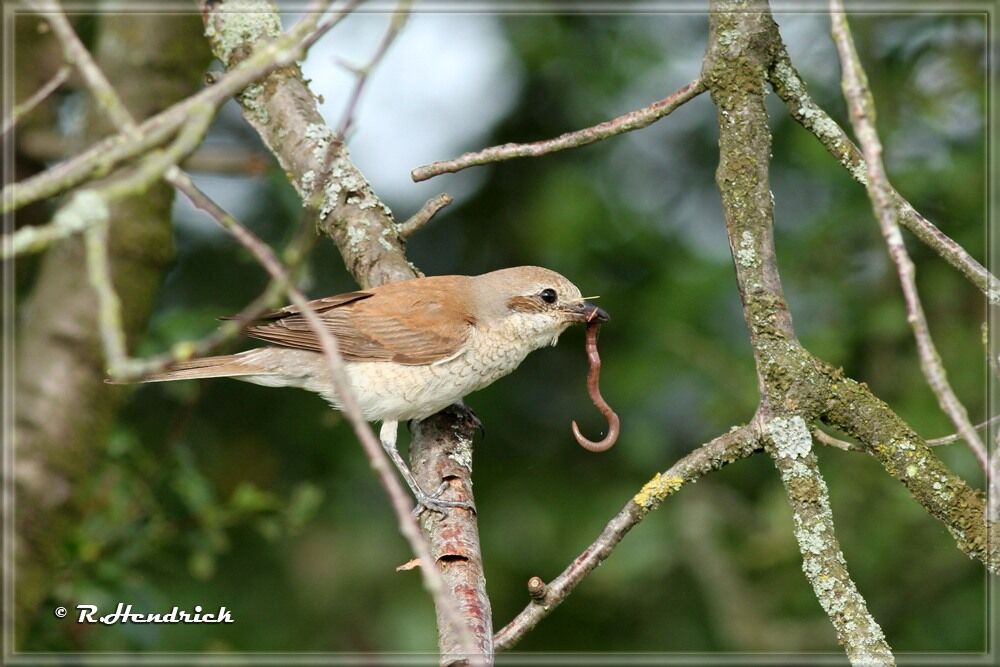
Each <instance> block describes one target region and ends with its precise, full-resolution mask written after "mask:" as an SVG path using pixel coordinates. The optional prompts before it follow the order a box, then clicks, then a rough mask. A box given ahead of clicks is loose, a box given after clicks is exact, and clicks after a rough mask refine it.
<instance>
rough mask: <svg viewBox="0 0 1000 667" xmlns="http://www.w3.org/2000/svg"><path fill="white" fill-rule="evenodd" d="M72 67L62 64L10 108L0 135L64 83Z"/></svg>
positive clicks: (5, 132)
mask: <svg viewBox="0 0 1000 667" xmlns="http://www.w3.org/2000/svg"><path fill="white" fill-rule="evenodd" d="M72 71H73V69H72V68H71V67H70V66H69V65H63V66H62V67H60V68H59V70H58V71H56V73H55V75H53V77H52V78H51V79H49V80H48V81H47V82H46V83H45V84H44V85H43V86H42V87H41V88H39V89H38V90H37V91H35V93H34V94H33V95H32V96H31V97H29V98H28V99H26V100H25V101H23V102H21V103H20V104H17V105H14V108H13V109H11V112H10V116H9V117H7V118H5V119H4V121H3V129H0V136H3V135H5V134H7V133H8V132H9V131H10V129H11V128H12V127H14V125H16V124H17V121H18V120H19V119H20V118H21V116H23V115H25V114H27V113H30V112H31V110H32V109H34V108H35V107H37V106H38V105H39V104H41V103H42V102H44V101H45V100H46V99H47V98H48V97H49V95H51V94H52V93H54V92H56V91H57V90H58V89H59V87H60V86H62V85H63V84H64V83H66V80H67V79H68V78H69V75H70V73H71V72H72Z"/></svg>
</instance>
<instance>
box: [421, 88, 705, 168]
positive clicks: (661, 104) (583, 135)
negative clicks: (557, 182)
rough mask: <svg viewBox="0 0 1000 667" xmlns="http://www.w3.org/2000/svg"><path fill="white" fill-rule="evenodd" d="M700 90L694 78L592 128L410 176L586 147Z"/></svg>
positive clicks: (651, 119) (642, 123)
mask: <svg viewBox="0 0 1000 667" xmlns="http://www.w3.org/2000/svg"><path fill="white" fill-rule="evenodd" d="M704 90H705V85H704V84H703V83H702V81H701V78H697V79H695V80H694V81H692V82H691V83H689V84H687V85H686V86H683V87H681V88H680V89H679V90H677V91H676V92H674V93H673V94H671V95H668V96H667V97H665V98H663V99H662V100H659V101H658V102H653V103H652V104H650V105H648V106H645V107H643V108H641V109H636V110H635V111H630V112H628V113H626V114H623V115H621V116H618V117H617V118H612V119H611V120H607V121H604V122H603V123H599V124H598V125H594V126H593V127H588V128H585V129H582V130H577V131H576V132H568V133H566V134H562V135H560V136H558V137H555V138H554V139H547V140H545V141H536V142H533V143H529V144H502V145H500V146H491V147H490V148H484V149H482V150H480V151H475V152H472V153H465V154H464V155H460V156H458V157H457V158H455V159H453V160H443V161H441V162H434V163H432V164H428V165H423V166H420V167H417V168H416V169H414V170H413V171H411V172H410V177H411V178H412V179H413V180H414V181H415V182H420V181H426V180H427V179H429V178H433V177H434V176H439V175H441V174H454V173H455V172H458V171H461V170H463V169H467V168H468V167H475V166H478V165H483V164H489V163H491V162H500V161H502V160H511V159H514V158H519V157H538V156H539V155H546V154H548V153H554V152H556V151H561V150H565V149H567V148H577V147H579V146H586V145H587V144H592V143H594V142H595V141H600V140H601V139H607V138H608V137H613V136H615V135H618V134H623V133H625V132H631V131H632V130H639V129H642V128H644V127H647V126H649V125H652V124H653V123H655V122H656V121H658V120H660V119H661V118H663V117H664V116H667V115H668V114H670V112H672V111H673V110H674V109H676V108H677V107H679V106H681V105H682V104H684V103H685V102H688V101H690V100H692V99H694V98H695V97H697V96H698V95H700V94H701V93H702V92H704Z"/></svg>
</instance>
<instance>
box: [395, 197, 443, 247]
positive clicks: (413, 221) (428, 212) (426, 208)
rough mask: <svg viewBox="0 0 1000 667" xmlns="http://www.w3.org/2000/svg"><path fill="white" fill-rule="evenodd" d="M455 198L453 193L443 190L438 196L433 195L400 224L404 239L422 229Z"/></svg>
mask: <svg viewBox="0 0 1000 667" xmlns="http://www.w3.org/2000/svg"><path fill="white" fill-rule="evenodd" d="M453 201H455V200H454V199H452V197H451V195H449V194H446V193H444V192H442V193H441V194H439V195H438V196H436V197H432V198H430V199H428V200H427V201H426V202H424V205H423V206H421V207H420V210H419V211H417V212H416V213H414V214H413V215H411V216H410V217H409V218H408V219H407V220H406V221H405V222H403V223H402V224H400V225H399V235H400V236H402V237H403V238H404V239H408V238H410V237H411V236H413V235H414V234H416V233H417V232H418V231H420V230H421V229H422V228H423V227H424V225H426V224H427V223H428V222H430V221H431V218H433V217H434V216H435V215H437V213H438V211H440V210H441V209H443V208H444V207H445V206H447V205H449V204H451V203H452V202H453Z"/></svg>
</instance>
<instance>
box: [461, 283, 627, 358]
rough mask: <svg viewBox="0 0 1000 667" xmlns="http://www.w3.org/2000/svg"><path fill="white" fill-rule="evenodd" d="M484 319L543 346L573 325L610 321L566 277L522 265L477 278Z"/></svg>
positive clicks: (552, 343) (479, 302)
mask: <svg viewBox="0 0 1000 667" xmlns="http://www.w3.org/2000/svg"><path fill="white" fill-rule="evenodd" d="M474 282H475V290H476V293H477V296H478V299H477V301H478V304H479V305H480V311H481V312H480V313H479V316H480V318H483V319H485V320H486V321H488V322H490V323H491V325H492V326H503V327H504V328H505V329H509V330H510V332H511V335H517V336H520V337H522V338H525V339H530V340H533V341H534V342H536V344H537V346H538V347H541V346H542V345H555V344H556V342H557V341H558V339H559V335H560V334H561V333H562V332H563V331H565V330H566V328H567V327H569V326H570V325H571V324H575V323H587V322H591V321H595V320H596V321H597V322H607V321H608V319H609V318H608V314H607V313H606V312H604V310H602V309H601V308H598V307H597V306H595V305H594V304H592V303H590V302H589V301H586V300H585V299H584V298H583V296H582V295H581V292H580V289H579V288H578V287H577V286H576V285H574V284H573V283H571V282H570V281H569V280H567V279H566V278H565V277H563V276H561V275H560V274H558V273H556V272H555V271H550V270H549V269H545V268H542V267H539V266H518V267H514V268H510V269H501V270H499V271H493V272H492V273H485V274H483V275H481V276H477V277H476V278H474Z"/></svg>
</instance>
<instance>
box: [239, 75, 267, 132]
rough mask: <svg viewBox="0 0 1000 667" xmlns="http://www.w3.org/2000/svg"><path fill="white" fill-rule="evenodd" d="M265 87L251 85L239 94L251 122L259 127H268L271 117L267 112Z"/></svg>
mask: <svg viewBox="0 0 1000 667" xmlns="http://www.w3.org/2000/svg"><path fill="white" fill-rule="evenodd" d="M264 93H265V90H264V86H262V85H261V84H259V83H251V84H250V85H249V86H247V87H246V88H244V89H243V92H242V93H240V94H239V102H240V104H241V105H242V106H243V111H244V113H245V114H247V115H248V116H250V119H249V120H250V121H251V122H252V123H255V124H257V125H267V123H268V121H269V120H270V118H271V117H270V115H269V114H268V112H267V100H266V98H265V94H264Z"/></svg>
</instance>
